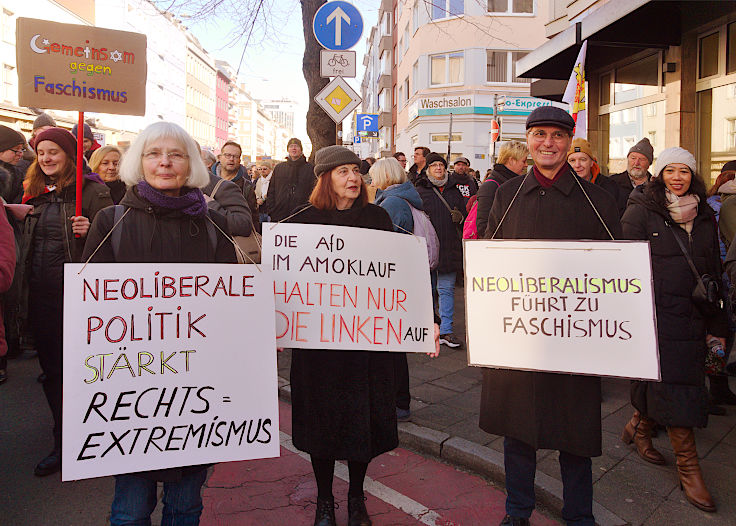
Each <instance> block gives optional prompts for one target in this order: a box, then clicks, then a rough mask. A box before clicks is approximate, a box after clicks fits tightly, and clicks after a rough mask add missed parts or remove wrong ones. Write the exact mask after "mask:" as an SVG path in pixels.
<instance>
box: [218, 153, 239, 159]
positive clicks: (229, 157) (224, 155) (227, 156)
mask: <svg viewBox="0 0 736 526" xmlns="http://www.w3.org/2000/svg"><path fill="white" fill-rule="evenodd" d="M221 155H222V156H223V157H224V158H225V159H237V158H238V157H240V156H239V155H235V154H234V153H223V154H221Z"/></svg>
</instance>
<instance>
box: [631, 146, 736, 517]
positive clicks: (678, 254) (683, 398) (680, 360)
mask: <svg viewBox="0 0 736 526" xmlns="http://www.w3.org/2000/svg"><path fill="white" fill-rule="evenodd" d="M695 167H696V163H695V158H694V157H693V156H692V154H691V153H690V152H688V151H687V150H684V149H682V148H668V149H666V150H664V151H663V152H661V153H660V154H659V157H658V159H657V165H656V170H655V172H654V173H655V176H654V177H652V179H651V180H650V181H649V183H647V184H646V185H645V186H643V187H638V188H636V189H634V191H633V192H632V193H631V195H630V196H629V205H628V207H627V209H626V212H625V213H624V215H623V218H622V219H621V224H622V226H623V233H624V237H625V238H627V239H641V240H647V241H649V247H650V251H651V257H652V272H653V278H654V298H655V307H656V312H657V337H658V338H657V339H658V344H659V357H660V370H661V375H662V381H661V382H638V381H637V382H633V383H632V388H631V403H632V405H633V406H634V408H635V409H636V411H635V412H634V415H633V416H632V418H631V420H630V421H629V422H628V423H627V424H626V426H625V427H624V431H623V435H622V439H623V440H624V442H626V443H631V442H634V443H635V444H636V450H637V453H638V454H639V456H640V457H641V458H642V459H644V460H646V461H647V462H651V463H653V464H664V463H665V458H664V456H662V454H661V453H660V452H659V451H657V450H656V449H654V446H653V445H652V439H651V431H652V426H653V424H654V422H657V423H659V424H661V425H664V426H666V427H667V433H668V435H669V437H670V442H671V443H672V449H673V451H674V453H675V457H676V459H677V471H678V473H679V477H680V487H681V488H682V489H683V490H684V492H685V497H686V498H687V500H688V501H689V502H690V503H691V504H692V505H693V506H695V507H697V508H699V509H701V510H703V511H709V512H713V511H715V510H716V506H715V503H714V502H713V498H712V497H711V495H710V493H709V492H708V489H707V488H706V486H705V482H704V481H703V477H702V473H701V471H700V465H699V464H698V453H697V450H696V448H695V435H694V433H693V428H694V427H705V426H706V425H707V423H708V392H707V390H706V388H705V357H706V338H718V339H719V340H720V342H721V344H723V345H725V337H726V334H727V331H728V329H727V324H726V315H725V312H724V311H723V309H722V308H720V307H719V306H718V305H717V304H715V305H703V304H701V303H696V302H695V300H693V290H694V289H695V286H696V284H697V283H698V277H696V275H695V271H694V270H693V269H692V268H691V266H690V261H691V262H692V263H693V265H694V266H695V269H696V271H697V274H698V276H701V275H703V274H709V275H710V276H713V277H716V278H717V277H719V276H720V275H721V261H720V258H719V251H718V236H717V232H716V228H715V223H714V220H713V211H712V210H711V208H710V207H709V206H708V205H707V203H706V202H705V184H704V183H703V180H702V179H701V178H700V176H698V175H697V174H696V173H695Z"/></svg>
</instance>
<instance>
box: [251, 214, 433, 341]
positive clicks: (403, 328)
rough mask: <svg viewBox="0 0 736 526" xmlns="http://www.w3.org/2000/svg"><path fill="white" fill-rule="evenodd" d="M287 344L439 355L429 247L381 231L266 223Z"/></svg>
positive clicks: (267, 254)
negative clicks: (435, 353)
mask: <svg viewBox="0 0 736 526" xmlns="http://www.w3.org/2000/svg"><path fill="white" fill-rule="evenodd" d="M262 261H263V264H264V266H266V267H268V268H271V269H272V270H273V272H272V276H273V292H274V297H275V304H276V341H277V343H278V345H279V346H281V347H292V348H301V349H355V350H371V351H403V352H434V316H433V314H432V293H431V285H430V276H429V261H428V258H427V245H426V242H425V240H424V238H422V237H417V236H413V235H410V234H397V233H395V232H385V231H381V230H371V229H366V228H353V227H344V226H329V225H307V224H299V223H278V224H276V223H264V225H263V258H262Z"/></svg>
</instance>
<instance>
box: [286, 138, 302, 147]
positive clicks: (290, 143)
mask: <svg viewBox="0 0 736 526" xmlns="http://www.w3.org/2000/svg"><path fill="white" fill-rule="evenodd" d="M292 144H296V145H297V146H299V148H301V149H302V150H303V149H304V148H303V147H302V141H300V140H299V139H297V138H296V137H292V138H291V139H289V142H287V143H286V147H287V148H288V147H289V146H291V145H292Z"/></svg>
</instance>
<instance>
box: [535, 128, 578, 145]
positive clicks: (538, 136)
mask: <svg viewBox="0 0 736 526" xmlns="http://www.w3.org/2000/svg"><path fill="white" fill-rule="evenodd" d="M531 136H532V138H533V139H534V140H535V141H539V142H542V141H546V140H547V137H552V140H553V141H555V142H562V141H564V140H566V139H567V138H568V137H570V135H569V134H567V133H565V132H562V131H553V132H552V133H547V132H546V131H544V130H534V131H533V132H532V133H531Z"/></svg>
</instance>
